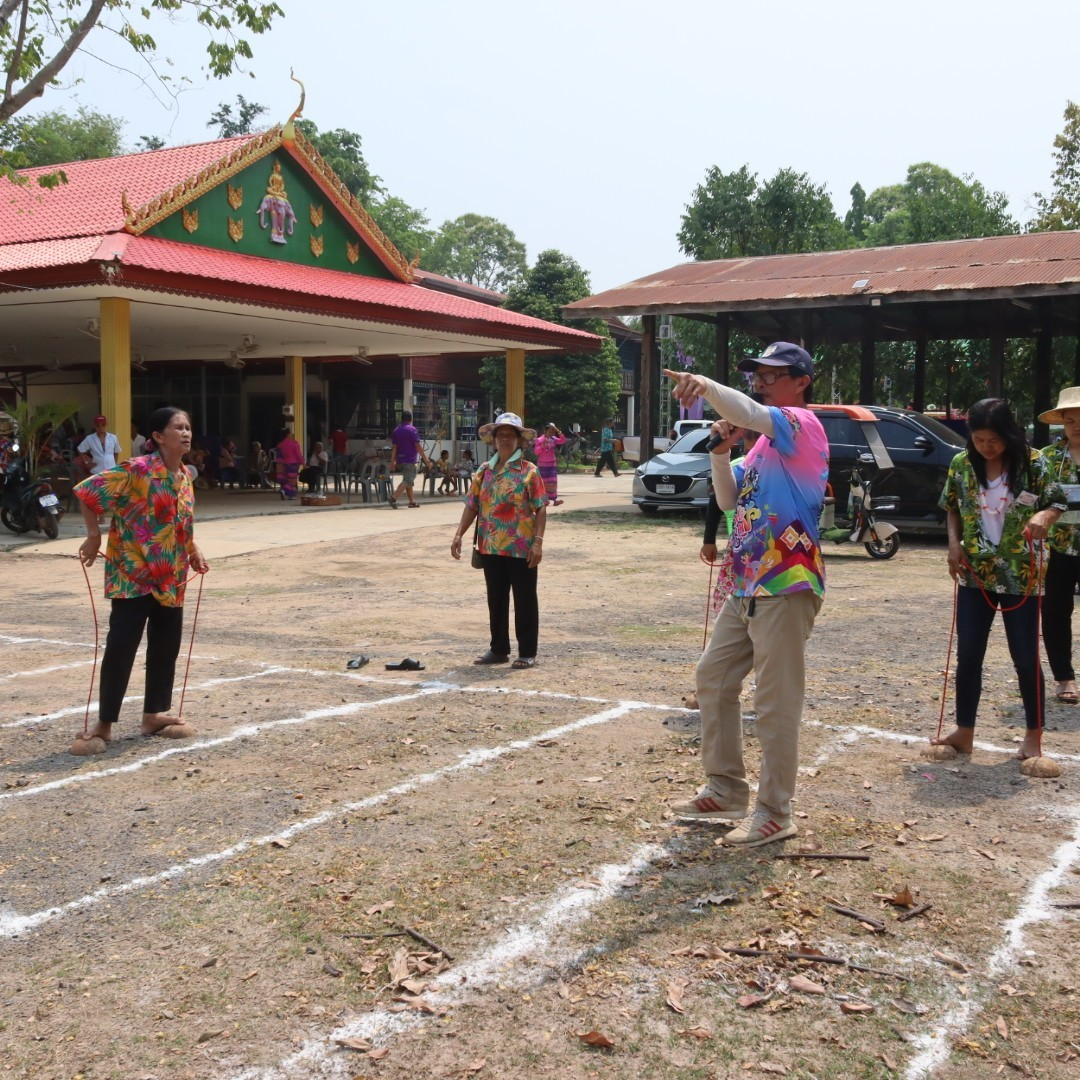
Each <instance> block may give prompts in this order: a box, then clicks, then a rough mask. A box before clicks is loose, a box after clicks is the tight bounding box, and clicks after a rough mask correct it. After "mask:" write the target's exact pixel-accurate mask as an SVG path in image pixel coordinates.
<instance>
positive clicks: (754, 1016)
mask: <svg viewBox="0 0 1080 1080" xmlns="http://www.w3.org/2000/svg"><path fill="white" fill-rule="evenodd" d="M418 516H419V515H418ZM264 527H266V528H272V527H273V526H272V524H267V525H265V526H264ZM448 544H449V532H448V530H447V528H446V527H445V526H438V527H433V526H425V525H423V524H422V523H417V527H416V529H415V531H413V532H412V533H410V534H402V533H395V534H393V535H383V536H374V537H372V536H367V537H362V538H357V539H353V540H336V541H335V542H334V543H332V544H329V543H323V544H309V545H307V546H293V547H288V548H284V549H282V548H279V549H277V550H273V551H264V552H259V553H255V554H247V555H240V556H236V557H233V558H225V559H218V560H216V562H215V561H214V551H213V550H212V549H210V550H208V551H207V554H208V556H209V557H210V559H211V560H212V562H214V566H213V572H212V573H211V575H210V576H209V577H208V578H207V580H206V584H205V593H204V595H203V598H202V603H201V608H200V613H199V619H198V631H197V640H196V642H195V646H194V658H193V660H192V664H191V673H190V681H189V684H188V688H187V694H186V700H185V703H184V715H185V717H186V718H188V719H190V721H191V722H192V723H193V724H194V725H195V726H196V727H197V728H198V731H199V738H198V739H197V740H195V741H193V742H190V743H169V742H162V741H160V740H156V739H144V738H140V737H138V736H137V734H136V732H137V726H138V725H137V720H138V711H139V700H138V699H137V698H133V699H132V700H131V703H130V705H129V706H128V709H127V712H126V714H125V717H124V720H123V723H122V725H121V730H120V732H118V734H119V736H120V737H119V738H118V739H117V741H116V742H115V743H114V744H113V746H112V747H111V748H110V750H109V753H108V754H107V755H106V756H105V757H104V758H96V759H90V760H86V759H78V758H74V757H71V756H69V755H68V753H67V748H68V746H69V744H70V742H71V738H72V736H73V735H74V734H75V732H76V731H78V730H79V729H80V728H81V726H82V722H83V715H84V711H85V706H86V696H87V690H88V685H89V678H90V672H91V666H90V661H91V659H92V654H93V649H92V645H93V626H92V622H91V619H90V612H89V605H88V598H87V595H86V590H85V586H84V583H83V580H82V575H81V573H80V572H79V570H78V568H77V564H76V563H75V562H74V561H73V560H71V559H60V558H57V557H55V556H48V555H42V554H33V553H30V554H22V553H7V554H4V555H0V560H2V563H0V575H2V577H0V581H2V586H0V588H2V593H0V595H2V596H3V600H4V604H3V610H4V613H5V616H6V617H5V620H4V625H3V626H2V627H0V630H2V631H3V633H2V635H0V695H2V697H0V700H2V701H3V703H4V708H3V710H2V713H0V762H2V772H0V780H2V790H0V803H2V806H0V812H2V814H3V820H4V828H3V830H2V834H0V874H2V876H0V956H2V963H0V1003H2V1004H0V1048H2V1050H0V1076H12V1077H47V1078H54V1077H55V1078H75V1077H84V1078H87V1080H105V1078H117V1080H132V1078H156V1080H180V1078H196V1080H202V1078H209V1077H235V1078H245V1080H255V1078H260V1080H270V1078H275V1080H277V1078H280V1080H292V1078H302V1077H385V1078H405V1077H410V1078H411V1077H417V1076H430V1077H439V1078H443V1077H447V1078H448V1077H474V1076H475V1077H479V1078H480V1080H483V1078H484V1077H500V1078H501V1077H517V1076H546V1075H550V1076H556V1077H567V1078H573V1080H578V1078H581V1080H585V1078H590V1077H660V1078H663V1077H671V1078H674V1077H678V1078H680V1080H682V1078H688V1080H697V1078H706V1077H736V1076H739V1077H741V1076H756V1075H769V1074H776V1075H787V1076H789V1077H796V1078H810V1077H817V1078H826V1077H841V1078H847V1077H893V1076H906V1077H923V1076H938V1077H949V1078H957V1080H968V1078H970V1080H976V1078H980V1080H981V1078H985V1077H988V1076H996V1075H1020V1076H1039V1077H1044V1078H1050V1080H1056V1078H1067V1077H1076V1076H1080V934H1078V933H1077V925H1076V919H1077V911H1076V910H1074V909H1069V908H1064V907H1058V906H1055V905H1060V904H1064V903H1068V902H1072V903H1074V904H1075V903H1077V902H1080V878H1078V876H1077V874H1078V869H1080V797H1078V791H1080V789H1078V786H1077V780H1076V776H1077V770H1078V769H1080V708H1076V707H1068V706H1064V705H1059V704H1057V703H1056V702H1053V703H1051V704H1050V705H1049V706H1048V730H1047V732H1046V735H1045V747H1046V749H1047V750H1049V751H1051V752H1053V753H1055V754H1057V755H1059V760H1060V762H1061V765H1062V768H1063V774H1062V777H1061V778H1060V779H1059V780H1055V781H1037V780H1029V779H1026V778H1024V777H1023V776H1021V775H1020V773H1019V770H1018V766H1017V763H1016V761H1015V760H1013V759H1012V757H1011V755H1012V753H1013V752H1014V750H1015V743H1016V742H1017V741H1018V739H1019V736H1020V733H1021V728H1022V725H1023V718H1022V713H1021V710H1020V704H1019V698H1018V693H1017V688H1016V678H1015V674H1014V672H1013V671H1012V669H1011V666H1010V664H1009V661H1008V657H1007V653H1006V651H1005V645H1004V635H1003V633H1002V631H1001V629H1000V625H999V626H998V627H997V628H995V631H994V633H993V636H992V639H991V646H990V653H989V658H988V663H987V668H986V685H985V694H984V700H983V706H982V709H981V712H980V726H979V728H978V730H977V738H978V740H979V746H978V747H977V749H976V751H975V754H974V755H973V757H972V759H971V760H965V759H960V760H958V761H956V762H952V763H945V764H932V763H929V762H926V761H924V760H922V759H921V757H920V753H919V752H920V748H921V746H923V745H924V744H925V740H926V739H927V738H928V737H929V736H930V735H931V734H932V733H933V732H934V730H935V729H936V727H937V723H938V715H939V709H940V694H941V681H942V680H941V672H942V669H943V666H944V664H945V658H946V647H947V643H948V633H949V623H950V616H951V605H952V587H951V582H950V581H949V578H948V575H947V573H946V571H945V566H944V563H945V552H944V547H943V545H942V544H940V543H938V542H933V541H924V542H918V541H912V540H907V539H906V540H905V546H904V547H903V549H902V550H901V552H900V554H899V555H898V556H897V557H896V558H895V559H894V560H892V561H890V562H874V561H872V560H871V559H869V558H868V557H867V556H866V554H865V553H864V552H863V551H862V549H861V548H858V547H855V546H845V547H842V548H836V547H833V548H830V549H829V550H828V552H827V555H828V572H829V583H828V588H829V592H828V598H827V600H826V604H825V607H824V608H823V611H822V615H821V616H820V618H819V620H818V624H817V627H816V629H815V633H814V636H813V639H812V642H811V645H810V653H809V655H810V663H809V678H808V690H807V701H806V713H805V724H804V729H803V738H802V747H801V761H802V776H801V780H800V787H799V792H798V807H797V810H798V824H799V828H800V835H799V836H798V837H797V838H794V839H792V840H789V841H787V842H786V843H784V844H776V845H770V846H767V847H765V848H761V849H757V850H754V851H749V852H747V851H732V850H730V849H724V848H722V847H719V846H718V845H717V840H718V839H719V837H720V836H721V835H722V834H723V831H724V830H722V829H720V828H719V827H714V826H700V825H688V824H685V823H679V822H676V821H675V820H674V819H673V818H672V816H671V814H670V811H669V810H668V809H667V804H668V802H669V801H670V800H672V799H674V798H677V797H683V796H685V795H686V794H687V793H689V792H692V791H694V790H695V789H696V787H697V785H698V784H699V782H700V779H701V777H700V765H699V761H698V756H697V755H698V739H697V717H696V714H694V713H692V712H689V711H688V710H686V709H684V708H682V704H683V703H682V698H683V695H685V694H687V693H688V692H689V691H690V690H691V688H692V685H693V682H692V680H693V675H692V671H693V664H694V662H695V660H696V658H697V656H698V655H699V654H700V650H701V647H702V632H703V625H704V618H705V600H706V587H707V583H708V571H707V569H705V568H704V567H703V566H702V564H701V563H700V562H699V561H698V559H697V549H698V544H699V523H698V522H697V521H696V520H694V519H692V518H690V517H686V518H677V517H675V518H668V517H662V518H660V519H645V518H643V517H642V516H641V515H639V514H635V513H626V514H611V513H595V512H570V513H560V514H558V515H556V516H553V519H552V521H551V524H550V527H549V529H548V544H547V554H546V558H545V562H544V564H543V566H542V568H541V610H542V629H541V649H540V654H541V656H540V664H539V665H538V666H537V667H536V668H535V669H533V670H531V671H522V672H511V671H509V670H508V669H506V668H495V669H483V668H476V667H474V666H473V665H472V663H471V661H472V659H473V658H474V657H475V656H476V655H478V654H479V652H481V651H483V649H484V648H485V647H486V609H485V605H484V600H483V585H482V579H481V575H480V574H478V573H477V572H476V571H474V570H472V569H471V568H469V566H468V564H467V561H464V562H462V563H460V564H455V563H453V562H452V561H451V560H450V559H449V557H448V554H447V550H448ZM95 575H96V576H95V580H99V578H100V571H95ZM102 606H103V605H102V604H101V602H100V601H99V613H100V611H101V608H102ZM193 610H194V609H193V597H192V599H190V600H189V606H188V626H189V628H190V623H191V614H192V613H193ZM185 648H186V645H185ZM361 653H364V654H366V655H368V656H370V657H371V658H372V659H371V663H370V664H369V665H367V666H366V667H364V668H363V669H362V670H359V671H355V672H353V671H348V670H347V669H346V666H345V665H346V661H347V660H348V659H349V658H350V657H354V656H357V655H358V654H361ZM406 656H413V657H418V658H420V659H421V660H422V661H423V662H424V664H425V665H426V669H425V670H424V671H422V672H418V673H415V674H400V673H396V672H388V671H385V670H384V666H383V665H384V664H385V663H386V662H389V661H396V660H400V659H401V658H403V657H406ZM140 671H141V668H140V666H139V665H137V667H136V680H134V681H133V687H132V689H133V690H134V691H135V692H136V693H138V692H139V691H140V690H141V682H140V681H139V674H140ZM181 673H182V667H181ZM1051 685H1052V684H1051ZM747 689H748V693H747V697H746V710H747V718H746V723H745V730H746V742H747V752H748V763H749V765H750V766H751V769H752V770H754V769H756V765H757V746H756V741H755V739H754V720H753V715H752V713H753V700H752V694H751V693H750V692H749V691H750V687H749V686H748V688H747ZM808 854H809V855H815V854H816V855H826V854H828V855H847V856H851V858H845V859H809V858H795V857H793V856H798V855H808ZM905 893H907V894H910V895H904V894H905ZM894 901H896V902H894ZM913 905H929V907H928V908H927V909H926V910H925V911H924V912H923V913H922V914H917V915H915V916H914V917H912V918H909V919H906V920H904V921H901V919H902V916H903V915H904V914H905V913H906V912H908V911H910V910H911V909H912V906H913ZM837 907H841V908H846V909H851V910H853V911H855V912H857V913H860V914H862V915H864V916H868V917H869V919H867V921H865V922H863V921H860V920H859V919H858V918H854V917H849V916H847V915H844V914H841V913H839V912H837V911H836V910H835V908H837ZM870 920H876V921H877V923H878V924H879V925H874V924H872V923H871V921H870ZM406 927H408V928H410V929H411V930H412V931H415V932H416V934H417V935H418V937H413V936H410V935H409V934H408V933H407V932H406V931H405V930H404V928H406ZM421 938H426V939H427V943H426V944H425V943H424V941H422V940H421ZM732 948H737V949H741V950H742V953H732V952H730V951H728V950H730V949H732ZM744 954H747V955H744ZM793 954H802V955H803V956H806V955H809V956H810V957H811V958H810V959H797V958H793ZM817 956H823V957H824V958H825V959H824V960H818V959H815V958H816V957H817ZM607 1043H610V1046H608V1045H606V1044H607Z"/></svg>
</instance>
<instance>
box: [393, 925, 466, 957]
mask: <svg viewBox="0 0 1080 1080" xmlns="http://www.w3.org/2000/svg"><path fill="white" fill-rule="evenodd" d="M401 929H402V930H404V931H405V933H406V934H408V935H409V937H411V938H414V939H415V940H416V941H419V942H420V944H421V945H426V946H427V947H428V948H429V949H431V951H432V952H437V953H442V954H443V956H445V957H446V959H447V960H449V961H450V963H453V962H454V958H453V957H452V956H451V955H450V954H449V953H448V952H447V951H446V950H445V949H444V948H443V947H442V946H441V945H436V944H435V942H434V941H432V940H431V938H429V937H424V935H423V934H421V933H420V931H419V930H414V929H413V928H412V927H411V926H403V927H402V928H401Z"/></svg>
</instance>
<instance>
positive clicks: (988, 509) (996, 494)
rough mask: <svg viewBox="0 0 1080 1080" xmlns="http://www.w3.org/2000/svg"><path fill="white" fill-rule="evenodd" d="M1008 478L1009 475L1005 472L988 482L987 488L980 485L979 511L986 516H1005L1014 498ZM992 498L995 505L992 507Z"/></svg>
mask: <svg viewBox="0 0 1080 1080" xmlns="http://www.w3.org/2000/svg"><path fill="white" fill-rule="evenodd" d="M1008 478H1009V474H1008V473H1005V472H1003V473H1002V474H1001V475H1000V476H997V477H995V478H994V479H993V480H987V481H986V486H985V487H983V485H982V484H980V485H979V509H980V510H981V511H982V512H983V513H984V514H990V515H998V514H1003V513H1004V512H1005V510H1006V508H1007V507H1008V506H1010V505H1011V504H1012V501H1013V497H1012V492H1011V491H1010V490H1009V485H1008ZM991 496H992V497H993V500H994V502H993V505H991Z"/></svg>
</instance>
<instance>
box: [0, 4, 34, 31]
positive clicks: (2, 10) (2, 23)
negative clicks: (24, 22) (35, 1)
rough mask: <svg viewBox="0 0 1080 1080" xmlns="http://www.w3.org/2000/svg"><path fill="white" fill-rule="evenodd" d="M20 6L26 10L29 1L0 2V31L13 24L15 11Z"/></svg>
mask: <svg viewBox="0 0 1080 1080" xmlns="http://www.w3.org/2000/svg"><path fill="white" fill-rule="evenodd" d="M20 4H21V5H22V6H23V7H24V8H26V7H27V6H28V4H29V0H2V2H0V31H2V30H3V29H4V27H6V26H7V24H8V23H9V22H11V16H12V15H14V14H15V9H16V8H17V7H18V6H19V5H20Z"/></svg>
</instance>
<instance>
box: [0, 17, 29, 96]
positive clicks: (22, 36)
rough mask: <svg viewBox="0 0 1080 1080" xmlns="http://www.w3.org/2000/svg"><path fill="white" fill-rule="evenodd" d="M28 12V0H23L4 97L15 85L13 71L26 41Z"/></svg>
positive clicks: (17, 66) (16, 67)
mask: <svg viewBox="0 0 1080 1080" xmlns="http://www.w3.org/2000/svg"><path fill="white" fill-rule="evenodd" d="M29 14H30V0H23V4H22V14H21V16H20V17H19V37H18V40H17V41H16V42H15V48H14V50H13V52H12V54H11V59H10V60H9V61H8V77H7V85H6V86H5V87H4V97H5V98H9V97H11V88H12V87H13V86H14V85H15V72H16V71H18V70H19V65H20V64H21V63H22V53H23V45H24V44H25V43H26V20H27V18H28V16H29Z"/></svg>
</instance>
